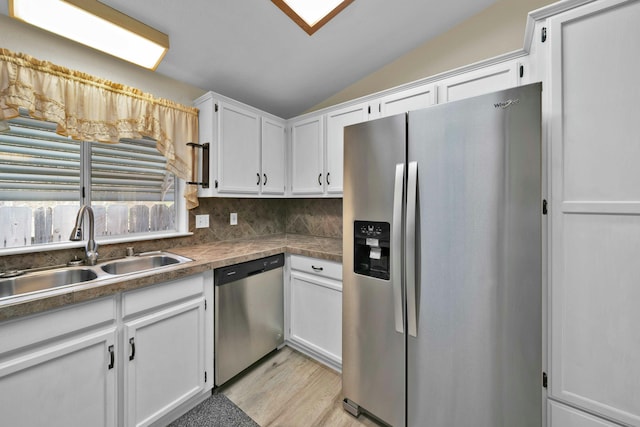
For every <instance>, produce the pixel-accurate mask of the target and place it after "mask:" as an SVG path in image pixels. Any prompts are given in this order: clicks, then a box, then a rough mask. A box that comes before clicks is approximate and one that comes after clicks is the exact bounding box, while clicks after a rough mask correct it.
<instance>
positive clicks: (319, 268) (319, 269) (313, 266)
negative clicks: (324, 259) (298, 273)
mask: <svg viewBox="0 0 640 427" xmlns="http://www.w3.org/2000/svg"><path fill="white" fill-rule="evenodd" d="M311 268H313V271H323V270H324V268H322V267H316V266H315V265H312V266H311Z"/></svg>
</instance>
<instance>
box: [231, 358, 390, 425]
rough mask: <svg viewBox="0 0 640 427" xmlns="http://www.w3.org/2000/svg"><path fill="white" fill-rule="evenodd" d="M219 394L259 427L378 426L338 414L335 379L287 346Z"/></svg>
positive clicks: (339, 384)
mask: <svg viewBox="0 0 640 427" xmlns="http://www.w3.org/2000/svg"><path fill="white" fill-rule="evenodd" d="M220 391H221V392H222V393H224V394H225V395H226V396H227V397H228V398H229V399H230V400H231V401H232V402H233V403H235V404H236V405H238V406H239V407H240V408H241V409H242V410H243V411H244V412H246V413H247V415H249V416H250V417H251V418H253V419H254V421H255V422H257V423H258V424H260V426H262V427H276V426H277V427H312V426H313V427H315V426H331V427H352V426H353V427H358V426H378V424H376V423H375V422H374V421H373V420H371V419H370V418H367V417H366V416H365V415H360V417H358V418H355V417H353V416H351V415H349V414H348V413H347V412H345V411H344V410H343V409H342V381H341V378H340V374H338V373H337V372H335V371H333V370H331V369H329V368H327V367H326V366H324V365H321V364H320V363H318V362H316V361H314V360H312V359H310V358H309V357H307V356H305V355H303V354H301V353H299V352H297V351H295V350H292V349H291V348H289V347H284V348H282V349H281V350H279V351H278V352H276V353H273V354H272V355H271V356H270V357H268V358H267V359H265V360H264V361H262V362H261V363H260V364H259V365H256V366H255V367H253V368H252V369H251V370H250V371H248V372H247V373H246V374H244V375H243V376H242V377H240V378H239V379H237V380H233V381H232V382H231V383H229V384H228V385H225V386H224V387H222V388H221V390H220Z"/></svg>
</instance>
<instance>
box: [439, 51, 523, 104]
mask: <svg viewBox="0 0 640 427" xmlns="http://www.w3.org/2000/svg"><path fill="white" fill-rule="evenodd" d="M519 66H520V63H519V62H518V61H513V60H512V61H507V62H504V63H500V64H496V65H492V66H489V67H485V68H481V69H479V70H475V71H470V72H468V73H464V74H461V75H459V76H455V77H451V78H449V79H445V80H443V81H442V82H441V83H439V84H438V103H439V104H442V103H443V102H449V101H457V100H458V99H464V98H470V97H472V96H478V95H484V94H485V93H490V92H495V91H498V90H502V89H508V88H510V87H515V86H518V84H519Z"/></svg>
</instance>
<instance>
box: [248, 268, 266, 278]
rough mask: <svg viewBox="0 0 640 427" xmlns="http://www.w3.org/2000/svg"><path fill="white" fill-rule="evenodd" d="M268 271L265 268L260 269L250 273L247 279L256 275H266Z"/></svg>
mask: <svg viewBox="0 0 640 427" xmlns="http://www.w3.org/2000/svg"><path fill="white" fill-rule="evenodd" d="M265 271H266V270H265V269H264V268H260V269H258V270H254V271H250V272H248V273H247V277H249V276H255V275H256V274H260V273H264V272H265Z"/></svg>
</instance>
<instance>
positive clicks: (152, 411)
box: [122, 298, 206, 426]
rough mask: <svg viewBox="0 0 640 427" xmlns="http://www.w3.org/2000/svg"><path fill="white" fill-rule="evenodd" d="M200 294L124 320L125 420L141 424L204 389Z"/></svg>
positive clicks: (203, 343) (203, 329) (148, 421)
mask: <svg viewBox="0 0 640 427" xmlns="http://www.w3.org/2000/svg"><path fill="white" fill-rule="evenodd" d="M204 318H205V309H204V298H198V299H196V300H192V301H189V302H186V303H182V304H179V305H175V306H172V307H169V308H166V309H164V310H161V311H157V312H154V313H151V314H149V315H146V316H144V317H141V318H139V319H136V320H132V321H129V322H126V323H125V326H124V336H123V343H122V344H123V347H124V349H125V351H124V354H125V360H124V361H123V362H122V363H123V365H124V382H125V394H124V401H125V408H124V411H125V424H126V425H127V426H146V425H149V424H151V423H153V422H154V421H156V420H158V419H159V418H161V417H162V416H163V415H166V414H167V413H168V412H169V411H171V410H173V409H175V408H177V407H178V406H179V405H180V404H182V403H184V402H186V401H187V400H189V399H190V398H192V397H194V396H195V395H197V394H198V393H200V392H201V391H202V390H204V386H205V382H204V375H205V368H204V366H205V365H204V360H205V352H206V349H205V341H206V340H205V336H204V333H205V325H204Z"/></svg>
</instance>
